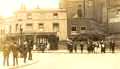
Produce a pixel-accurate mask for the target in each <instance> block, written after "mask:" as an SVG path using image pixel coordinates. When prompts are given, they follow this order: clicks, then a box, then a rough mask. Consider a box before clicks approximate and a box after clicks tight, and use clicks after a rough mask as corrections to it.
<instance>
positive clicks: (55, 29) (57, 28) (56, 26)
mask: <svg viewBox="0 0 120 69" xmlns="http://www.w3.org/2000/svg"><path fill="white" fill-rule="evenodd" d="M53 31H54V32H59V23H53Z"/></svg>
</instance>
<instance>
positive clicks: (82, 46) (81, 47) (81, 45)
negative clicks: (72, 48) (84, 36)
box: [80, 41, 84, 53]
mask: <svg viewBox="0 0 120 69" xmlns="http://www.w3.org/2000/svg"><path fill="white" fill-rule="evenodd" d="M83 48H84V44H83V42H82V41H80V50H81V53H83Z"/></svg>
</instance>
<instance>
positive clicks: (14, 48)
mask: <svg viewBox="0 0 120 69" xmlns="http://www.w3.org/2000/svg"><path fill="white" fill-rule="evenodd" d="M11 48H12V52H13V65H14V66H15V64H18V52H19V50H18V47H17V43H16V42H13V43H12V44H11Z"/></svg>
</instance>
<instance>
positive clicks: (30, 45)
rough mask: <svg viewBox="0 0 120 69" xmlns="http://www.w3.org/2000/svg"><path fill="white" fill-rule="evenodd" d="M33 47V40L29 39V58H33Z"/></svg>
mask: <svg viewBox="0 0 120 69" xmlns="http://www.w3.org/2000/svg"><path fill="white" fill-rule="evenodd" d="M32 49H33V41H32V40H29V41H28V53H29V56H28V60H32V52H31V51H32Z"/></svg>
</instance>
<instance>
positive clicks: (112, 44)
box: [110, 40, 115, 53]
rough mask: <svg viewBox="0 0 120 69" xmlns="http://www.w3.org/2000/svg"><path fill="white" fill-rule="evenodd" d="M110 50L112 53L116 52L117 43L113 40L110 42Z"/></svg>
mask: <svg viewBox="0 0 120 69" xmlns="http://www.w3.org/2000/svg"><path fill="white" fill-rule="evenodd" d="M110 50H111V51H112V53H114V52H115V42H114V41H113V40H112V41H111V42H110Z"/></svg>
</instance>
